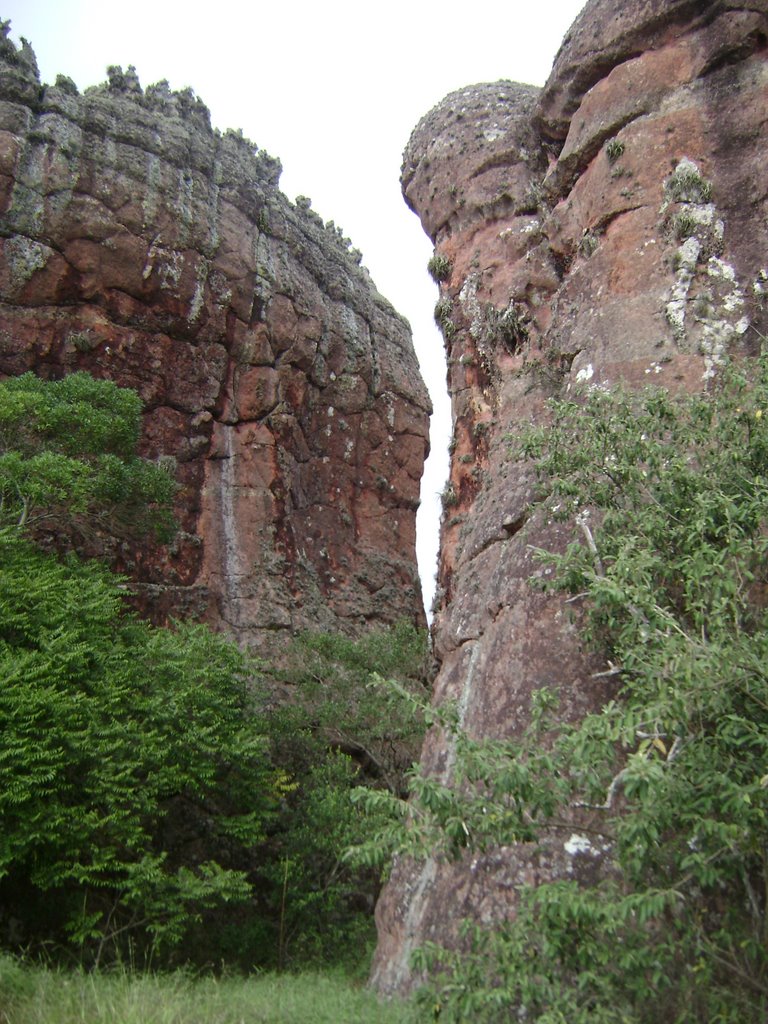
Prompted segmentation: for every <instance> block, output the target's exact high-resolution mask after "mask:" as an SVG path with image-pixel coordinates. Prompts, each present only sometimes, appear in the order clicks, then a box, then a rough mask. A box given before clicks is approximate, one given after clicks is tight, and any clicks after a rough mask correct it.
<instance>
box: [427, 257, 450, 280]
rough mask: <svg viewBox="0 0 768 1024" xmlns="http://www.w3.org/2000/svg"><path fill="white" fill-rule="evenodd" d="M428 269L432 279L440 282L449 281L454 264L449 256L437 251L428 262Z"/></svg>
mask: <svg viewBox="0 0 768 1024" xmlns="http://www.w3.org/2000/svg"><path fill="white" fill-rule="evenodd" d="M427 270H428V271H429V275H430V277H431V278H432V280H433V281H435V282H437V283H438V284H439V283H440V282H442V281H447V280H448V278H449V277H450V276H451V271H452V270H453V264H452V263H451V261H450V260H449V259H448V257H447V256H444V255H443V254H442V253H437V252H436V253H435V254H434V256H433V257H432V258H431V259H430V261H429V263H428V264H427Z"/></svg>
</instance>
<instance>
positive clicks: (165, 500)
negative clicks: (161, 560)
mask: <svg viewBox="0 0 768 1024" xmlns="http://www.w3.org/2000/svg"><path fill="white" fill-rule="evenodd" d="M140 422H141V401H140V399H139V397H138V395H137V394H136V393H135V392H133V391H130V390H128V389H127V388H119V387H117V385H116V384H113V383H112V382H111V381H104V380H95V379H94V378H93V377H91V376H89V375H88V374H87V373H73V374H70V375H69V376H68V377H64V378H63V379H61V380H57V381H45V380H41V379H40V378H38V377H35V376H34V375H33V374H31V373H25V374H24V375H23V376H21V377H11V378H9V379H7V380H4V381H0V525H19V526H24V527H26V528H27V529H31V528H34V527H44V528H47V529H51V530H62V529H74V530H75V531H77V532H80V533H82V532H87V533H88V534H92V533H93V532H94V531H99V530H101V531H106V532H107V533H110V534H112V535H117V536H124V535H131V536H140V535H143V534H145V533H147V532H149V531H154V532H156V533H157V535H158V536H159V537H162V538H166V539H167V538H168V537H169V536H170V535H171V533H172V530H173V519H172V517H171V514H170V505H171V501H172V498H173V494H174V490H175V485H174V481H173V478H172V477H171V476H170V474H169V473H167V472H166V471H165V470H164V469H163V468H162V467H160V466H158V465H155V464H154V463H151V462H147V461H146V460H144V459H140V458H138V457H137V456H136V448H137V445H138V441H139V430H140Z"/></svg>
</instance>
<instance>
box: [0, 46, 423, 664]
mask: <svg viewBox="0 0 768 1024" xmlns="http://www.w3.org/2000/svg"><path fill="white" fill-rule="evenodd" d="M3 29H4V30H3V33H2V37H0V373H2V374H5V375H8V374H18V373H22V372H24V371H25V370H28V369H32V370H34V371H35V372H36V373H38V374H41V375H44V376H51V377H56V376H59V375H62V374H65V373H68V372H70V371H72V370H76V369H85V370H88V371H89V372H91V373H93V374H95V375H96V376H99V377H109V378H112V379H114V380H115V381H117V382H118V383H119V384H122V385H127V386H130V387H133V388H135V389H136V390H137V391H138V392H139V394H140V395H141V397H142V399H143V400H144V402H145V406H146V415H145V420H144V439H143V453H144V454H145V455H147V456H149V457H153V458H154V457H162V458H167V459H173V460H175V462H176V464H177V475H178V480H179V482H180V484H181V489H180V492H179V497H178V503H177V506H178V507H177V511H178V517H179V520H180V522H181V526H182V530H181V532H180V533H179V536H178V539H177V542H176V544H175V545H174V546H173V547H172V549H171V550H170V551H167V550H165V551H162V550H160V549H157V548H153V547H152V546H148V547H142V548H137V547H125V548H124V549H123V550H122V552H120V553H119V558H118V566H119V567H121V568H124V569H126V570H128V571H129V572H130V573H131V574H132V575H133V576H134V577H135V578H136V579H138V580H139V581H140V583H141V584H142V593H143V597H142V602H143V605H144V607H145V609H146V610H148V611H149V612H150V613H151V614H152V615H153V616H154V617H155V618H156V619H160V620H162V619H163V618H165V617H166V616H167V615H168V614H176V615H178V614H180V613H193V614H196V615H199V616H202V617H204V618H206V619H207V620H209V621H211V622H213V623H215V624H218V625H222V626H225V627H226V628H228V629H230V630H232V631H233V632H234V633H235V634H236V635H237V636H238V638H239V639H240V640H241V641H243V642H245V643H248V644H251V645H256V646H262V647H263V646H264V644H265V640H266V639H267V638H270V637H272V638H277V639H279V638H280V637H281V636H283V635H284V631H286V630H293V629H296V628H302V627H307V626H310V625H311V626H313V627H315V628H334V629H338V628H342V629H350V630H357V629H359V628H361V627H362V626H364V625H365V624H367V623H371V622H373V623H382V622H391V621H393V620H396V619H398V618H403V617H405V618H407V619H410V620H412V621H417V622H420V621H423V611H422V607H421V593H420V587H419V582H418V576H417V569H416V558H415V548H414V545H415V513H416V507H417V505H418V500H419V499H418V495H419V481H420V477H421V472H422V467H423V462H424V459H425V456H426V452H427V449H428V440H427V439H428V417H429V412H430V408H429V399H428V397H427V393H426V391H425V389H424V386H423V383H422V381H421V377H420V375H419V371H418V366H417V363H416V359H415V356H414V352H413V348H412V344H411V337H410V330H409V327H408V325H407V323H406V322H405V321H404V320H403V319H402V318H401V317H400V316H399V315H398V314H397V313H396V312H395V311H394V310H393V309H392V307H391V306H390V305H389V304H388V303H387V302H386V301H385V300H384V299H383V298H382V297H381V296H380V295H379V294H378V293H377V291H376V289H375V287H374V286H373V283H372V282H371V280H370V278H369V276H368V274H367V271H365V269H364V268H362V267H361V266H360V255H359V253H356V252H355V251H354V250H352V251H350V244H349V242H348V240H347V239H345V238H343V236H342V233H341V232H340V231H339V230H338V229H337V228H335V227H334V226H333V224H328V225H324V224H323V223H322V221H321V220H320V218H319V217H318V216H317V215H316V214H315V213H313V211H312V210H311V209H310V203H309V201H308V200H304V199H299V200H297V202H296V205H293V204H291V203H290V202H289V201H288V200H287V199H286V198H285V196H284V195H283V194H282V193H281V192H280V191H279V189H278V179H279V175H280V165H279V163H278V162H277V161H276V160H274V159H272V158H271V157H269V156H268V155H267V154H266V153H264V152H262V151H258V150H256V149H255V148H254V147H253V145H252V144H251V143H250V142H249V141H248V140H247V139H244V138H243V137H242V136H241V135H239V134H234V133H226V134H224V135H221V134H219V133H218V132H217V131H213V130H212V129H211V125H210V118H209V114H208V111H207V109H206V108H205V106H204V105H203V104H202V103H201V101H200V100H199V99H197V98H196V97H195V95H194V93H193V92H192V91H191V90H185V91H182V92H171V91H170V90H169V88H168V86H167V83H162V82H161V83H159V84H158V85H155V86H150V87H149V88H147V89H146V90H143V89H142V88H141V86H140V84H139V81H138V79H137V77H136V74H135V72H134V70H133V69H132V68H131V69H129V70H128V71H127V72H125V73H124V72H123V71H122V70H121V69H120V68H110V69H109V81H108V82H107V83H105V84H104V85H101V86H98V87H96V88H94V89H89V90H87V91H86V93H85V94H84V95H82V96H81V95H78V92H77V89H76V87H75V86H74V84H73V83H72V82H71V81H70V80H69V79H66V78H62V77H59V78H58V79H57V81H56V83H55V85H53V86H47V85H46V86H42V85H41V84H40V80H39V76H38V71H37V67H36V63H35V58H34V54H33V53H32V51H31V50H30V49H29V47H28V46H27V45H26V44H25V45H24V46H22V48H21V49H20V50H17V49H16V48H15V47H14V45H13V44H12V43H11V42H10V41H9V40H8V39H7V32H8V29H7V26H4V27H3ZM272 646H274V644H272Z"/></svg>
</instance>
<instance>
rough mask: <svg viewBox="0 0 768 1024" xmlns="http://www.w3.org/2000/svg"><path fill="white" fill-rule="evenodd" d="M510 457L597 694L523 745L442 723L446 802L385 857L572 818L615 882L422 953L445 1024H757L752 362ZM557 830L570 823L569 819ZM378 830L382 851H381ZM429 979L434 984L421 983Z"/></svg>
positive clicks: (761, 619) (762, 983) (760, 667)
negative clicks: (550, 521) (567, 524)
mask: <svg viewBox="0 0 768 1024" xmlns="http://www.w3.org/2000/svg"><path fill="white" fill-rule="evenodd" d="M552 410H553V420H552V424H551V426H549V427H547V428H545V429H542V430H538V431H532V432H531V433H530V435H529V436H528V437H527V439H526V441H525V443H524V446H523V447H524V452H525V453H526V454H527V455H528V456H530V457H533V458H536V459H537V461H538V468H539V471H540V476H541V488H542V503H543V504H544V507H545V508H548V509H549V512H550V514H554V515H557V516H558V517H560V518H562V519H565V520H568V521H571V522H573V524H574V532H575V539H574V541H573V543H572V544H571V545H570V546H569V547H568V549H567V550H566V551H565V552H564V553H563V554H551V553H548V552H540V553H539V554H540V558H541V559H542V560H543V561H544V562H545V563H546V564H547V565H548V566H549V567H550V568H551V570H552V572H551V574H550V575H549V577H545V579H547V578H548V580H549V582H548V583H547V584H546V585H547V586H549V587H551V588H552V589H555V590H562V591H565V592H568V593H570V594H571V595H572V598H571V600H572V601H575V602H576V603H577V604H579V603H580V604H581V605H582V607H583V618H582V619H581V620H580V621H582V622H584V623H585V624H586V625H585V628H586V629H587V632H588V636H589V638H590V639H591V642H592V643H593V644H594V645H595V646H596V648H597V649H598V650H601V651H603V652H604V653H605V656H606V659H607V661H608V668H607V670H606V672H607V673H608V674H609V676H610V677H612V679H613V684H614V686H615V692H614V695H613V697H612V698H611V699H609V700H608V701H607V702H606V704H605V706H604V707H603V708H602V709H601V710H600V711H597V712H595V713H592V714H590V715H587V716H586V717H585V718H584V720H583V721H582V722H580V723H578V724H575V725H572V726H567V725H562V724H558V723H557V720H556V702H555V699H554V697H553V695H552V694H550V693H548V692H546V691H544V692H542V693H540V694H539V695H538V698H537V700H536V702H535V706H534V713H533V718H532V722H531V725H530V727H529V729H528V731H527V733H526V735H525V736H524V737H523V738H522V739H521V740H519V741H516V742H508V743H485V744H484V743H476V742H472V741H470V740H469V739H468V738H467V737H466V736H463V735H462V734H461V732H460V730H458V729H457V727H456V726H455V724H452V723H451V721H450V718H449V716H447V715H446V714H443V716H442V724H443V727H444V728H445V729H446V730H447V733H448V736H449V741H450V742H452V743H453V744H454V745H455V749H456V764H457V769H456V779H455V780H454V781H455V784H454V785H452V786H451V787H441V786H438V785H436V784H435V783H434V782H432V781H430V780H427V779H425V780H422V782H421V790H416V791H415V795H414V798H413V806H412V807H411V808H410V815H411V820H412V822H413V823H414V824H413V825H412V827H411V828H410V829H409V830H408V831H407V832H406V835H405V838H401V840H400V848H401V849H405V850H407V851H409V852H417V853H418V852H419V851H421V853H422V854H424V853H426V852H431V851H433V850H435V849H437V850H442V851H443V853H444V854H446V855H449V856H462V855H463V851H464V848H465V847H472V848H474V849H478V848H483V847H484V846H486V845H489V844H496V843H505V842H506V843H508V842H514V841H517V840H536V839H537V838H541V837H543V836H544V835H546V834H547V832H546V830H547V829H548V828H551V827H552V826H553V825H554V826H555V827H557V825H558V819H559V820H560V822H562V823H565V824H567V822H568V820H569V814H570V809H571V808H573V807H574V806H576V807H581V808H585V807H586V808H588V809H589V810H590V812H591V815H592V819H593V826H592V827H593V829H594V831H595V832H596V833H597V835H596V838H595V842H597V843H598V844H599V845H601V846H602V848H603V849H604V850H605V851H606V852H608V853H609V854H610V858H609V859H610V860H611V870H610V871H607V872H606V873H605V875H604V877H603V879H602V881H599V882H597V883H595V884H594V885H593V886H591V887H589V888H585V889H581V888H579V886H578V885H577V884H576V883H575V882H567V883H566V882H558V883H553V884H547V885H542V886H540V887H539V888H538V889H532V890H529V891H524V892H523V894H522V899H521V908H520V913H519V915H518V917H517V918H516V920H515V921H514V922H512V923H507V924H505V925H503V926H501V927H498V928H496V929H495V930H494V931H493V932H487V931H482V930H476V929H475V930H470V933H468V935H467V943H468V948H469V949H470V952H469V953H466V952H465V953H463V954H459V953H450V952H448V951H445V950H441V949H439V948H438V947H431V948H427V949H426V950H424V951H423V952H422V954H421V961H420V964H421V966H422V967H428V968H430V969H432V970H433V971H435V972H438V973H437V980H436V982H435V986H434V988H433V989H432V991H431V992H430V993H429V998H430V999H431V1000H437V1001H438V1002H439V1003H440V1004H441V1006H442V1013H441V1017H440V1019H441V1020H444V1019H447V1020H451V1021H459V1020H462V1021H463V1020H467V1019H472V1020H477V1021H483V1020H487V1021H495V1020H502V1019H503V1020H507V1019H509V1014H510V1012H513V1011H516V1012H518V1013H522V1014H524V1016H525V1019H526V1020H532V1021H533V1020H536V1021H539V1022H546V1024H554V1022H565V1021H568V1022H569V1024H574V1022H576V1024H578V1022H582V1021H584V1022H586V1021H587V1020H588V1021H590V1022H594V1021H599V1022H611V1024H614V1022H615V1024H619V1022H621V1024H645V1022H650V1021H652V1020H656V1019H658V1013H659V1009H660V1007H661V1006H663V1007H664V1016H665V1019H668V1020H670V1021H675V1022H678V1024H684V1022H685V1024H694V1022H697V1021H704V1020H706V1021H719V1022H725V1021H732V1022H734V1024H735V1022H736V1021H739V1022H754V1024H757V1022H759V1021H763V1020H764V1019H765V1017H766V1013H767V1012H768V959H767V953H768V909H767V907H766V892H768V815H767V814H766V812H767V811H768V775H766V770H767V769H766V765H768V669H767V668H766V666H767V665H768V628H766V627H767V626H768V621H767V612H766V595H767V593H768V592H767V591H766V583H768V580H767V578H766V576H767V574H768V562H767V561H766V553H767V552H766V548H767V547H768V422H767V420H768V364H767V363H766V362H765V361H763V360H760V361H757V362H756V363H754V364H750V365H747V366H738V367H731V368H729V369H728V370H727V371H723V373H722V375H721V378H720V380H719V382H718V383H717V384H716V385H714V386H713V388H712V390H711V391H710V392H709V393H707V394H701V395H694V396H689V397H686V398H675V397H672V396H670V395H669V394H668V393H666V392H663V391H658V390H647V391H644V392H642V393H641V394H630V393H626V392H624V391H622V390H616V391H614V392H612V393H606V392H603V391H597V390H596V391H591V392H590V393H588V394H587V395H586V396H585V397H583V399H575V400H571V401H560V402H556V403H554V404H553V406H552ZM571 820H572V819H571ZM394 834H395V830H394V829H390V833H389V840H390V844H392V842H393V836H394ZM441 971H442V973H440V972H441Z"/></svg>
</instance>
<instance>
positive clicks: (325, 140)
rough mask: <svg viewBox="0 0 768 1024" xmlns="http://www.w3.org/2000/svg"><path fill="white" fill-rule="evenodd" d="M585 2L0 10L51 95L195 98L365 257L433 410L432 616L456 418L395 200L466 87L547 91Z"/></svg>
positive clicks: (421, 277)
mask: <svg viewBox="0 0 768 1024" xmlns="http://www.w3.org/2000/svg"><path fill="white" fill-rule="evenodd" d="M583 6H584V0H473V2H467V0H461V2H459V0H388V2H386V3H382V4H374V3H370V2H368V3H366V2H365V0H322V2H317V3H315V2H310V0H268V2H265V0H250V2H249V0H218V2H217V3H212V4H204V3H200V2H199V0H154V2H153V3H147V2H146V0H134V2H132V3H129V4H127V3H125V0H122V2H121V3H115V2H114V0H0V17H2V19H3V20H7V19H9V18H10V19H11V21H12V31H11V38H12V39H14V40H15V41H16V42H17V43H18V41H19V37H20V36H24V37H25V38H27V39H28V40H29V41H30V43H31V44H32V46H33V48H34V50H35V53H36V55H37V60H38V64H39V66H40V75H41V78H42V80H43V81H44V82H53V81H54V80H55V78H56V75H57V74H59V73H61V74H65V75H69V76H70V77H71V78H72V79H74V81H75V82H76V83H77V85H78V87H79V88H80V90H81V91H82V90H83V89H84V88H86V87H87V86H89V85H94V84H96V83H98V82H101V81H103V80H104V79H105V78H106V67H107V65H109V64H121V65H122V66H123V68H126V67H127V66H128V65H129V64H134V65H135V67H136V70H137V72H138V74H139V78H140V80H141V83H142V85H143V86H147V85H150V84H151V83H153V82H156V81H159V80H160V79H162V78H166V79H168V81H169V82H170V85H171V87H172V88H174V89H181V88H183V87H185V86H191V87H192V88H193V89H194V90H195V93H196V94H197V95H198V96H199V97H200V98H201V99H202V100H203V101H204V102H205V104H206V105H207V106H208V107H209V108H210V111H211V119H212V122H213V124H214V126H215V127H218V128H220V129H222V130H224V129H226V128H235V129H237V128H240V129H242V131H243V133H244V134H245V135H246V136H247V137H248V138H250V139H251V141H252V142H254V143H255V144H257V145H258V146H260V147H261V148H263V149H266V150H267V152H269V153H270V154H272V155H273V156H276V157H279V158H280V160H281V162H282V164H283V175H282V178H281V188H282V190H283V192H285V193H286V195H287V196H288V197H289V198H290V199H294V198H295V197H296V196H297V195H306V196H310V197H311V199H312V206H313V209H315V210H316V211H317V212H318V213H319V214H320V215H321V217H323V219H325V220H333V221H335V223H336V224H337V225H338V226H340V227H341V228H343V230H344V233H345V234H346V235H347V236H348V237H349V238H350V239H351V240H352V244H353V245H354V246H355V247H356V248H358V249H360V250H361V251H362V253H363V263H364V264H365V266H367V267H368V269H369V270H370V272H371V275H372V277H373V279H374V281H375V282H376V285H377V287H378V289H379V291H380V292H381V293H382V294H383V295H385V296H386V297H387V298H388V299H389V300H390V302H392V304H393V305H394V306H395V308H396V309H397V310H398V311H399V312H401V313H402V314H403V315H404V316H406V317H407V318H408V320H409V321H410V323H411V327H412V328H413V335H414V343H415V345H416V350H417V353H418V356H419V360H420V362H421V367H422V373H423V375H424V377H425V379H426V381H427V384H428V386H429V389H430V393H431V395H432V401H433V403H434V406H435V415H434V416H433V418H432V450H433V455H432V456H431V458H430V460H429V463H428V465H427V471H426V473H425V477H424V480H423V481H422V507H421V510H420V512H419V522H418V534H419V537H418V544H417V547H418V555H419V565H420V571H421V576H422V584H423V587H424V600H425V603H426V605H427V608H429V605H430V603H431V599H432V593H433V589H434V582H433V576H434V568H435V557H436V550H437V524H438V519H439V501H438V497H437V496H438V494H439V492H440V490H441V489H442V485H443V482H444V480H445V478H446V476H447V472H448V458H447V452H446V449H447V443H448V438H449V435H450V409H449V404H448V399H447V395H446V388H445V363H444V358H443V347H442V340H441V338H440V335H439V334H438V332H437V329H436V327H435V325H434V322H433V319H432V311H433V308H434V305H435V302H436V300H437V289H436V286H435V285H434V284H433V283H432V281H431V279H430V278H429V276H428V274H427V272H426V264H427V261H428V259H429V257H430V256H431V254H432V247H431V244H430V242H429V240H428V239H427V237H426V235H424V233H423V232H422V230H421V226H420V224H419V222H418V220H417V218H416V217H415V216H414V215H413V214H412V213H411V212H410V211H409V210H408V209H407V207H406V206H405V203H404V202H403V200H402V198H401V196H400V186H399V173H400V163H401V159H402V152H403V149H404V148H405V144H406V142H407V141H408V137H409V135H410V133H411V131H412V129H413V128H414V127H415V126H416V123H417V121H418V120H419V119H420V118H421V117H422V116H423V115H424V114H426V113H427V111H428V110H430V109H431V107H433V106H434V105H435V104H436V103H438V102H439V101H440V100H441V99H442V98H443V97H444V96H445V95H446V94H447V93H449V92H451V91H452V90H454V89H459V88H461V87H462V86H464V85H472V84H475V83H477V82H491V81H496V80H497V79H499V78H509V79H512V80H514V81H518V82H528V83H532V84H534V85H543V84H544V82H545V80H546V78H547V76H548V74H549V71H550V69H551V66H552V61H553V60H554V57H555V54H556V53H557V50H558V47H559V46H560V43H561V42H562V39H563V37H564V36H565V34H566V32H567V31H568V28H569V27H570V25H571V23H572V22H573V20H574V18H575V17H576V15H577V14H578V13H579V11H580V10H581V8H582V7H583Z"/></svg>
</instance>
